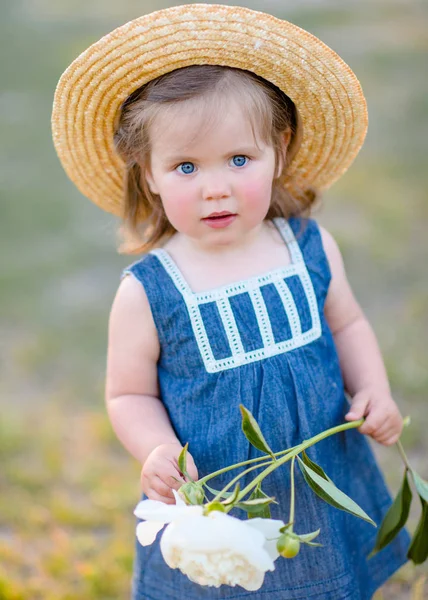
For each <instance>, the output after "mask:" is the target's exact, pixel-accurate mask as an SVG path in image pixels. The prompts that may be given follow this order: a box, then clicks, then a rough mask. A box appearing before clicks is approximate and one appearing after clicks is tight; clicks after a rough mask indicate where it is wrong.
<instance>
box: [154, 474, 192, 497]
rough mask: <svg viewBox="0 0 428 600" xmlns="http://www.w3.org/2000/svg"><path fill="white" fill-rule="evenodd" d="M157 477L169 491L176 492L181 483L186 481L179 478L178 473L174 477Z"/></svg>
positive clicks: (159, 475) (162, 475)
mask: <svg viewBox="0 0 428 600" xmlns="http://www.w3.org/2000/svg"><path fill="white" fill-rule="evenodd" d="M158 477H159V478H160V479H161V481H162V482H163V483H164V485H166V486H167V487H168V488H169V489H171V490H178V489H180V487H181V486H182V485H183V483H186V481H185V480H184V479H183V478H182V477H181V475H180V474H179V473H178V472H177V473H176V474H175V475H167V474H162V473H159V474H158ZM171 494H172V492H171Z"/></svg>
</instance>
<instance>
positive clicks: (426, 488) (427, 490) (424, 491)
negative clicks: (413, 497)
mask: <svg viewBox="0 0 428 600" xmlns="http://www.w3.org/2000/svg"><path fill="white" fill-rule="evenodd" d="M412 477H413V481H414V482H415V486H416V489H417V491H418V494H419V496H420V497H421V498H422V499H423V500H425V502H428V481H425V479H422V477H420V475H418V474H417V473H416V471H414V470H413V469H412Z"/></svg>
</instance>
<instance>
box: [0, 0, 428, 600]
mask: <svg viewBox="0 0 428 600" xmlns="http://www.w3.org/2000/svg"><path fill="white" fill-rule="evenodd" d="M174 4H180V2H167V1H162V0H150V1H148V0H146V1H144V2H142V1H141V2H137V1H135V0H134V1H132V0H122V1H121V2H116V1H112V0H92V1H91V2H88V1H87V0H85V1H83V0H61V1H60V2H58V1H55V0H14V1H13V2H11V1H9V2H6V3H5V2H3V3H2V5H1V7H0V8H1V20H0V49H1V50H0V52H1V56H2V58H3V61H2V66H1V86H2V91H1V94H0V139H1V141H0V157H1V164H0V190H1V213H0V214H1V218H0V261H1V269H0V290H1V302H0V310H1V313H0V327H1V336H0V369H1V373H0V402H1V420H0V464H1V471H0V487H1V495H0V600H21V599H26V600H27V599H28V600H38V599H43V600H77V599H79V600H86V599H88V600H89V599H95V598H97V599H104V600H108V599H118V598H127V597H128V595H129V580H130V573H131V564H132V554H133V536H134V521H133V517H132V510H133V507H134V505H135V503H136V501H137V499H138V495H139V481H138V480H139V469H138V466H137V465H136V463H135V462H134V461H133V459H131V458H130V457H128V455H127V454H126V453H125V451H124V450H122V448H121V447H120V446H119V443H118V442H117V441H116V439H115V437H114V435H113V434H112V431H111V428H110V425H109V423H108V420H107V417H106V414H105V409H104V400H103V385H104V381H103V379H104V368H105V349H106V336H107V320H108V314H109V310H110V306H111V302H112V299H113V297H114V293H115V290H116V288H117V285H118V282H119V276H120V272H121V269H122V268H123V267H124V266H125V265H126V264H128V263H129V262H131V260H132V259H130V258H129V257H124V256H119V255H118V254H117V253H116V249H115V246H116V227H117V223H116V222H115V221H114V219H113V218H111V217H110V216H109V215H106V214H103V213H102V212H101V211H100V210H99V209H97V208H96V207H95V206H93V205H92V204H91V203H90V202H89V201H88V200H86V199H85V198H83V197H82V196H81V195H80V194H79V193H78V191H77V190H76V189H75V188H74V187H73V185H72V184H71V183H70V182H69V181H68V179H67V178H66V175H65V173H64V172H63V170H62V168H61V166H60V164H59V161H58V159H57V157H56V155H55V152H54V149H53V146H52V143H51V132H50V111H51V105H52V98H53V93H54V89H55V85H56V82H57V80H58V78H59V77H60V75H61V73H62V71H63V70H64V69H65V68H66V67H67V66H68V65H69V63H70V62H71V61H72V60H73V59H74V58H75V57H76V56H77V55H78V54H79V53H80V52H81V51H83V50H84V49H85V48H86V47H87V46H88V45H89V44H90V43H92V42H94V41H96V40H97V39H98V38H99V37H101V36H102V35H104V34H105V33H107V32H109V31H110V30H111V29H113V28H115V27H117V26H119V25H121V24H122V23H124V22H126V21H128V20H130V19H132V18H135V17H137V16H139V15H141V14H144V13H147V12H150V11H152V10H155V9H157V8H165V7H167V6H172V5H174ZM236 4H243V5H246V6H249V7H251V8H255V9H260V10H266V11H270V12H272V13H273V14H275V15H276V16H279V17H283V18H286V19H288V20H291V21H293V22H294V23H296V24H297V25H300V26H302V27H304V28H306V29H308V30H309V31H311V32H312V33H314V34H315V35H317V36H319V37H321V39H323V41H325V42H326V43H327V44H328V45H330V46H331V47H332V48H333V49H335V50H336V51H337V52H338V53H339V54H340V55H341V56H342V57H343V58H344V60H345V61H346V62H348V63H349V64H350V65H351V67H352V68H353V70H354V71H355V72H356V74H357V76H358V77H359V79H360V81H361V83H362V86H363V89H364V90H365V93H366V96H367V101H368V107H369V115H370V127H369V133H368V137H367V141H366V143H365V146H364V148H363V150H362V151H361V153H360V155H359V156H358V158H357V160H356V161H355V163H354V165H353V166H352V167H351V169H350V171H349V172H348V173H347V174H346V175H345V176H344V177H343V178H342V179H341V180H340V181H339V182H338V183H337V184H335V186H334V187H333V189H332V190H331V191H329V192H328V194H326V196H325V198H324V203H323V206H322V208H321V209H320V210H319V211H318V213H317V217H318V218H319V219H320V221H321V222H322V223H323V224H324V225H325V226H327V228H329V229H330V230H331V232H332V233H333V234H334V235H335V236H336V238H337V240H338V242H339V244H340V246H341V249H342V251H343V254H344V258H345V262H346V266H347V269H348V273H349V278H350V280H351V283H352V285H353V287H354V290H355V292H356V294H357V297H358V298H359V299H360V301H361V304H362V306H363V308H364V309H365V311H366V313H367V314H368V316H369V317H370V319H371V321H372V323H373V326H374V328H375V331H376V333H377V334H378V338H379V342H380V345H381V347H382V351H383V353H384V357H385V361H386V364H387V368H388V372H389V376H390V379H391V384H392V387H393V392H394V396H395V398H396V399H397V401H398V402H399V404H400V407H401V409H402V412H403V414H409V415H411V417H412V424H411V426H410V427H409V428H408V429H407V430H406V431H405V432H404V434H403V441H404V445H405V448H406V449H407V451H408V455H409V458H410V461H411V463H412V464H413V465H414V467H415V468H416V469H418V470H419V473H420V474H421V475H422V476H424V477H425V478H428V462H427V456H428V452H427V451H428V434H427V433H426V432H427V427H428V413H427V408H426V398H427V391H428V369H427V352H426V344H427V342H426V339H427V333H428V278H427V264H428V243H427V224H428V202H427V190H428V175H427V172H428V168H427V160H426V157H427V150H428V144H427V138H428V76H427V69H426V65H427V64H428V62H427V48H428V34H427V32H428V5H427V3H426V2H425V1H424V0H407V1H406V0H402V1H398V0H395V1H394V0H385V1H377V0H372V1H370V2H365V1H364V2H363V1H360V0H358V1H357V0H349V1H344V0H342V1H339V0H336V1H331V0H325V1H323V0H318V1H316V0H304V1H303V0H301V1H300V2H292V1H291V0H282V1H274V0H263V1H262V0H258V1H255V0H253V1H250V0H249V1H247V2H236ZM375 451H376V453H377V455H378V456H379V460H380V461H381V464H382V466H383V468H384V471H385V474H386V478H387V480H388V483H389V485H390V487H391V488H392V490H393V491H394V492H395V491H396V490H397V487H398V485H399V481H400V479H401V473H402V467H401V463H400V459H399V457H398V453H397V451H396V449H395V448H388V449H386V448H381V447H379V446H376V448H375ZM418 516H419V509H418V507H417V503H416V502H414V507H413V510H412V514H411V519H410V523H409V528H410V529H411V530H413V529H414V527H415V524H416V522H417V519H418ZM426 574H428V569H427V568H426V567H424V566H423V567H419V568H414V567H412V566H411V565H407V566H405V567H404V568H403V569H402V570H401V571H400V572H399V573H398V574H397V575H396V576H395V577H394V579H393V580H392V581H391V582H390V583H389V584H387V586H385V588H384V589H383V591H381V592H380V593H379V594H378V595H377V596H376V598H378V599H381V598H385V599H390V598H391V599H392V598H393V599H395V598H397V599H410V598H412V599H413V600H417V599H422V598H427V597H428V584H427V585H425V592H424V580H425V576H426Z"/></svg>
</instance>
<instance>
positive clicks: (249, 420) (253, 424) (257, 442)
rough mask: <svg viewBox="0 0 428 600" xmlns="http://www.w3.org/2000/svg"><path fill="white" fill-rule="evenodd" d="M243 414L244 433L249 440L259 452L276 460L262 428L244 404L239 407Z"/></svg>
mask: <svg viewBox="0 0 428 600" xmlns="http://www.w3.org/2000/svg"><path fill="white" fill-rule="evenodd" d="M239 408H240V409H241V414H242V431H243V432H244V435H245V437H246V438H247V440H248V441H249V442H250V444H252V445H253V446H254V447H255V448H257V450H261V451H262V452H265V453H266V454H270V455H271V456H272V458H273V459H275V457H274V455H273V452H272V450H271V449H270V447H269V444H268V443H267V441H266V440H265V438H264V436H263V434H262V432H261V429H260V427H259V426H258V423H257V421H256V420H255V418H254V417H253V415H252V414H251V413H250V411H249V410H248V409H247V408H245V406H244V405H243V404H240V405H239Z"/></svg>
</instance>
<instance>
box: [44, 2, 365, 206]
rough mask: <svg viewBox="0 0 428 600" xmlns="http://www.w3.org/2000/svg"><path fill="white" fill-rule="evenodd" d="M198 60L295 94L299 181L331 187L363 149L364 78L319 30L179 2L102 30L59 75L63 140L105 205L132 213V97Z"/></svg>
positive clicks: (64, 158)
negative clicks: (125, 134)
mask: <svg viewBox="0 0 428 600" xmlns="http://www.w3.org/2000/svg"><path fill="white" fill-rule="evenodd" d="M196 64H198V65H200V64H215V65H224V66H230V67H236V68H240V69H245V70H249V71H252V72H254V73H256V74H257V75H259V76H261V77H263V78H264V79H267V80H269V81H271V82H272V83H274V84H275V85H276V86H277V87H279V88H280V89H281V90H283V91H284V92H285V93H286V94H287V95H288V96H289V97H290V98H291V99H292V100H293V102H294V103H295V105H296V107H297V109H298V111H299V115H300V119H301V122H302V125H303V137H302V143H301V146H300V148H299V150H298V152H297V154H296V155H295V157H294V158H293V161H292V163H291V165H290V167H289V170H288V175H289V176H293V178H294V180H295V181H297V183H298V184H299V185H301V186H304V187H306V186H307V185H310V186H314V187H315V188H317V189H319V190H322V189H325V188H327V187H328V186H330V185H331V184H332V183H333V182H334V181H335V180H336V179H338V178H339V177H340V175H342V173H344V171H346V169H347V168H348V167H349V165H350V164H351V163H352V161H353V160H354V158H355V156H356V155H357V153H358V151H359V149H360V148H361V146H362V143H363V140H364V137H365V134H366V130H367V108H366V102H365V99H364V95H363V92H362V90H361V86H360V84H359V82H358V80H357V78H356V77H355V75H354V73H353V72H352V71H351V69H350V68H349V67H348V66H347V65H346V64H345V63H344V62H343V60H342V59H341V58H340V57H339V56H338V55H337V54H336V53H335V52H334V51H333V50H331V49H330V48H329V47H328V46H326V45H325V44H324V43H323V42H321V41H320V40H319V39H318V38H316V37H315V36H313V35H312V34H310V33H308V32H307V31H304V30H303V29H300V28H299V27H297V26H295V25H293V24H291V23H288V22H287V21H283V20H280V19H277V18H275V17H273V16H271V15H268V14H265V13H261V12H258V11H254V10H250V9H247V8H243V7H236V6H223V5H210V4H187V5H184V6H174V7H172V8H168V9H165V10H160V11H157V12H153V13H151V14H148V15H145V16H142V17H140V18H138V19H135V20H133V21H130V22H129V23H126V24H125V25H123V26H121V27H118V28H117V29H115V30H114V31H112V32H111V33H109V34H108V35H106V36H105V37H103V38H101V39H100V40H99V41H98V42H96V43H95V44H93V45H92V46H90V47H89V48H88V49H87V50H86V51H85V52H83V53H82V54H81V55H80V56H79V57H78V58H76V60H75V61H74V62H73V63H72V64H71V65H70V66H69V67H68V69H67V70H66V71H65V72H64V74H63V75H62V77H61V79H60V81H59V83H58V86H57V89H56V92H55V99H54V105H53V113H52V128H53V138H54V144H55V148H56V150H57V152H58V155H59V158H60V160H61V162H62V164H63V166H64V168H65V170H66V172H67V174H68V176H69V177H70V179H71V180H72V181H73V182H74V183H75V184H76V186H77V187H78V188H79V190H80V191H81V192H82V193H83V194H84V195H85V196H87V197H88V198H90V199H91V200H92V201H93V202H95V203H96V204H97V205H98V206H100V207H101V208H103V209H105V210H107V211H109V212H111V213H114V214H117V215H121V213H122V203H123V185H122V180H123V172H124V164H123V161H122V160H121V158H120V157H119V156H118V155H117V153H116V152H115V149H114V145H113V133H114V126H115V122H117V115H118V114H119V111H120V107H121V104H122V103H123V101H124V100H125V99H126V98H127V97H128V96H129V95H130V94H131V93H132V92H133V91H135V90H136V89H137V88H139V87H140V86H142V85H143V84H145V83H147V82H149V81H150V80H152V79H155V78H156V77H158V76H160V75H163V74H165V73H168V72H170V71H173V70H175V69H178V68H181V67H187V66H190V65H196ZM284 184H285V185H286V181H284Z"/></svg>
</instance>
